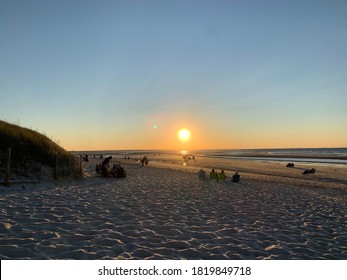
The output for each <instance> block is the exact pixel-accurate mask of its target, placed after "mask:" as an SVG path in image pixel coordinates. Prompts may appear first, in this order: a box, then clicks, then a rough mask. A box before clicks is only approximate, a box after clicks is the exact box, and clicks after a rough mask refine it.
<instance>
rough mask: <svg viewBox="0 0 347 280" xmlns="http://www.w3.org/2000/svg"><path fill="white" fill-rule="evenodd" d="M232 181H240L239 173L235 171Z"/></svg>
mask: <svg viewBox="0 0 347 280" xmlns="http://www.w3.org/2000/svg"><path fill="white" fill-rule="evenodd" d="M233 182H240V175H239V173H238V172H237V171H236V172H235V174H234V175H233Z"/></svg>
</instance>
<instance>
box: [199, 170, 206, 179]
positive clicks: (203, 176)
mask: <svg viewBox="0 0 347 280" xmlns="http://www.w3.org/2000/svg"><path fill="white" fill-rule="evenodd" d="M199 178H200V179H203V180H205V179H206V172H205V170H203V169H202V168H201V169H200V170H199Z"/></svg>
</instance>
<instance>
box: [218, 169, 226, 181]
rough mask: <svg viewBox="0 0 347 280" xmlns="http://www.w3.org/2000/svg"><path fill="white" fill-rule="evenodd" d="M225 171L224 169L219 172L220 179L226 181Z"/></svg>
mask: <svg viewBox="0 0 347 280" xmlns="http://www.w3.org/2000/svg"><path fill="white" fill-rule="evenodd" d="M225 177H226V176H225V173H224V170H222V171H221V172H220V173H219V179H220V180H221V181H224V180H225Z"/></svg>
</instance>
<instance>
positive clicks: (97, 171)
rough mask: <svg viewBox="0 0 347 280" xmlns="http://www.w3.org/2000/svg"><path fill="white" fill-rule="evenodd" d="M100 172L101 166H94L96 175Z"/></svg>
mask: <svg viewBox="0 0 347 280" xmlns="http://www.w3.org/2000/svg"><path fill="white" fill-rule="evenodd" d="M101 170H102V168H101V165H100V164H96V165H95V171H96V174H100V173H101Z"/></svg>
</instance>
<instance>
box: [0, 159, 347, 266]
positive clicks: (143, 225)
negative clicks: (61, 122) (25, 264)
mask: <svg viewBox="0 0 347 280" xmlns="http://www.w3.org/2000/svg"><path fill="white" fill-rule="evenodd" d="M115 162H117V160H115V159H114V160H113V162H112V163H115ZM122 162H123V165H124V167H125V169H126V171H127V174H128V177H127V178H125V179H115V178H101V177H96V176H95V175H94V166H95V163H96V160H94V159H92V160H91V162H90V163H87V164H85V166H84V172H85V178H84V179H82V180H79V181H58V182H57V183H49V184H40V185H25V189H23V188H22V186H21V185H20V186H16V187H11V188H6V187H1V189H0V213H1V215H0V258H1V259H247V260H253V259H347V241H346V240H347V207H346V206H347V175H346V174H347V172H346V167H345V166H342V165H341V166H332V167H327V166H323V165H321V166H314V167H315V168H316V169H317V173H316V174H312V175H308V176H304V175H302V174H301V173H302V170H304V169H306V168H310V167H312V165H310V166H305V165H304V164H302V165H296V167H295V168H293V169H291V168H286V167H284V164H283V163H282V164H280V163H265V162H254V161H252V162H250V161H244V160H225V161H223V160H212V159H204V158H197V159H196V161H187V162H185V165H183V163H184V162H183V161H182V159H181V158H178V157H167V158H166V157H165V156H161V155H156V156H152V157H150V163H149V166H148V167H141V166H140V165H139V163H138V162H137V161H135V160H123V161H122ZM201 166H202V167H204V168H205V170H206V171H209V169H210V168H211V167H215V168H217V169H218V170H220V169H221V168H223V169H225V170H226V173H227V176H228V178H227V181H224V182H221V181H219V182H216V181H210V180H200V179H198V176H197V171H198V170H199V168H200V167H201ZM235 170H238V171H239V172H240V174H241V182H239V183H233V182H231V181H230V176H231V175H232V174H233V173H234V172H235Z"/></svg>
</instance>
